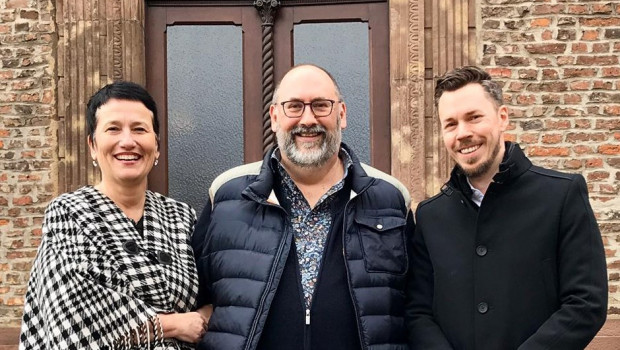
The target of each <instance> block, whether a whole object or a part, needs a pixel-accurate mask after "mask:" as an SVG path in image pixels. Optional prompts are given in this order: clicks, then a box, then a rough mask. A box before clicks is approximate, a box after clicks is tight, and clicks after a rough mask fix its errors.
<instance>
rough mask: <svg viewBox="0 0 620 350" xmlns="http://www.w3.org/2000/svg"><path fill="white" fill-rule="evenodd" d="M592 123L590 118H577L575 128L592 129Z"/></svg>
mask: <svg viewBox="0 0 620 350" xmlns="http://www.w3.org/2000/svg"><path fill="white" fill-rule="evenodd" d="M591 126H592V123H591V122H590V120H589V119H575V128H577V129H590V127H591Z"/></svg>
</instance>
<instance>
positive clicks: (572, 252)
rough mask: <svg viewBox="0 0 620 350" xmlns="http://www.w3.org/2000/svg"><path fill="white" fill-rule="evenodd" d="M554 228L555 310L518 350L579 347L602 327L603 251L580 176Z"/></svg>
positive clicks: (604, 309)
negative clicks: (557, 301)
mask: <svg viewBox="0 0 620 350" xmlns="http://www.w3.org/2000/svg"><path fill="white" fill-rule="evenodd" d="M559 229H560V232H559V242H558V267H557V268H558V281H557V282H558V286H559V289H558V297H559V299H560V308H559V309H558V310H557V311H556V312H555V313H553V314H552V315H551V317H550V318H549V319H548V320H547V321H546V322H545V323H543V325H542V326H541V327H540V328H539V329H538V330H537V331H536V332H535V333H534V334H533V335H532V336H531V337H530V338H529V339H527V341H525V342H524V343H523V344H522V345H521V346H520V347H519V349H520V350H533V349H558V350H560V349H561V350H570V349H575V350H577V349H584V348H585V347H586V346H587V345H588V343H589V342H590V341H591V340H592V338H593V337H594V336H595V335H596V333H597V332H598V330H599V329H600V328H601V327H602V326H603V323H605V318H606V316H607V269H606V262H605V251H604V247H603V242H602V239H601V234H600V232H599V229H598V225H597V223H596V219H595V218H594V213H593V212H592V208H591V207H590V203H589V201H588V191H587V187H586V183H585V180H584V178H583V177H582V176H581V175H576V176H575V177H574V178H573V180H572V182H571V184H570V187H569V189H568V193H567V194H566V198H565V200H564V204H563V209H562V217H561V224H560V227H559Z"/></svg>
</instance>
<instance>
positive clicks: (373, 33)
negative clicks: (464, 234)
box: [146, 1, 390, 211]
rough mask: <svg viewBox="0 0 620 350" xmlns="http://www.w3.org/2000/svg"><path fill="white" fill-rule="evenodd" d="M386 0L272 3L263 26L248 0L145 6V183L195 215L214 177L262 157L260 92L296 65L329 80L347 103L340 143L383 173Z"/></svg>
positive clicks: (386, 159) (267, 136)
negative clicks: (150, 105) (148, 97)
mask: <svg viewBox="0 0 620 350" xmlns="http://www.w3.org/2000/svg"><path fill="white" fill-rule="evenodd" d="M387 5H388V4H387V2H385V1H380V2H376V1H305V2H304V1H282V2H280V6H279V7H277V8H276V10H275V11H276V12H275V17H274V20H273V26H272V27H269V26H267V27H265V26H264V18H263V19H261V16H260V15H259V11H258V10H257V8H255V7H254V6H253V3H252V1H208V2H194V1H185V2H177V1H167V2H149V3H148V6H147V13H146V18H147V21H146V60H147V88H148V90H149V91H150V92H151V93H152V94H153V96H154V97H155V99H156V102H157V105H158V108H159V115H160V121H161V126H162V128H161V129H162V130H161V131H162V140H161V157H160V162H159V165H158V166H157V167H156V168H154V169H153V171H152V173H151V176H150V177H149V187H150V189H152V190H155V191H158V192H161V193H164V194H168V195H170V196H171V197H173V198H175V199H179V200H182V201H185V202H188V203H190V204H191V205H192V206H194V208H195V209H196V210H197V211H200V210H201V209H202V206H203V205H204V203H205V202H206V198H207V196H208V192H207V191H208V187H209V185H210V183H211V181H212V180H213V179H214V178H215V177H216V176H217V175H218V174H219V173H221V172H222V171H224V170H226V169H229V168H231V167H233V166H236V165H240V164H242V163H244V162H245V163H248V162H253V161H258V160H260V159H262V156H263V152H264V150H265V147H266V146H265V145H266V144H268V143H269V141H270V140H272V136H271V132H270V130H269V125H268V123H269V121H268V119H267V118H266V115H265V113H264V110H265V107H266V106H267V105H268V103H269V100H268V99H267V98H265V96H268V95H264V94H263V89H265V90H269V89H273V87H274V86H273V85H274V83H275V82H277V81H278V80H279V79H280V78H281V77H282V75H283V74H284V73H285V72H286V71H287V70H288V69H289V68H290V67H291V66H292V65H294V64H299V63H314V64H318V65H320V66H323V67H325V68H326V69H327V70H329V71H330V72H331V73H332V74H333V75H334V76H335V78H336V80H337V81H338V83H339V85H340V88H341V92H342V94H343V97H344V100H345V102H346V103H347V107H348V110H347V111H348V118H347V122H348V123H347V124H348V127H347V129H346V130H345V131H344V132H343V139H344V141H345V142H347V143H348V144H349V145H351V146H352V147H353V149H354V150H355V152H356V153H357V154H358V156H359V157H360V159H361V160H362V161H363V162H366V163H369V164H372V165H373V166H375V167H377V168H379V169H381V170H383V171H385V172H389V170H390V96H389V66H388V65H389V57H388V52H389V48H388V42H389V32H388V30H389V28H388V6H387ZM265 77H267V79H265Z"/></svg>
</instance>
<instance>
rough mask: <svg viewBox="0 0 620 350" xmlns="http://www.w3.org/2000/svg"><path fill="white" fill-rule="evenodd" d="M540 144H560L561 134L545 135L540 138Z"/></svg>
mask: <svg viewBox="0 0 620 350" xmlns="http://www.w3.org/2000/svg"><path fill="white" fill-rule="evenodd" d="M542 142H543V143H545V144H555V143H560V142H562V134H546V135H543V137H542Z"/></svg>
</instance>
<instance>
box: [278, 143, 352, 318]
mask: <svg viewBox="0 0 620 350" xmlns="http://www.w3.org/2000/svg"><path fill="white" fill-rule="evenodd" d="M339 156H340V159H342V162H343V164H344V176H343V178H342V179H341V180H340V181H339V182H338V183H336V184H335V185H334V186H332V187H331V188H330V189H329V190H328V191H327V192H326V193H325V194H324V195H323V196H321V198H320V199H319V201H318V202H317V203H316V205H315V206H314V208H310V205H309V204H308V201H307V200H306V198H305V197H304V195H303V194H302V193H301V191H300V190H299V188H298V187H297V185H295V182H294V181H293V179H292V178H291V176H290V175H289V174H288V173H287V172H286V169H284V167H283V166H282V163H280V152H277V151H276V152H273V158H275V159H277V160H278V171H279V173H280V176H281V179H282V184H283V186H282V190H283V191H282V193H283V194H284V196H285V197H286V200H287V201H288V202H289V203H290V212H289V218H290V220H291V227H292V228H293V234H294V236H295V247H296V249H297V259H298V260H299V270H300V273H301V285H302V288H303V291H304V300H305V303H306V308H307V309H309V308H310V305H311V303H312V294H313V293H314V286H315V284H316V281H317V278H318V275H319V268H320V266H321V258H322V257H323V250H324V248H325V241H326V239H327V234H328V233H329V230H330V229H331V226H332V220H333V218H332V213H331V209H330V203H331V202H332V201H333V200H334V199H335V198H336V196H335V194H336V193H337V192H338V191H340V190H341V189H342V188H343V187H344V179H345V178H346V177H347V174H348V172H349V167H350V166H351V165H352V164H353V161H352V160H351V156H350V155H349V154H348V153H347V151H345V150H344V149H340V154H339Z"/></svg>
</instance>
